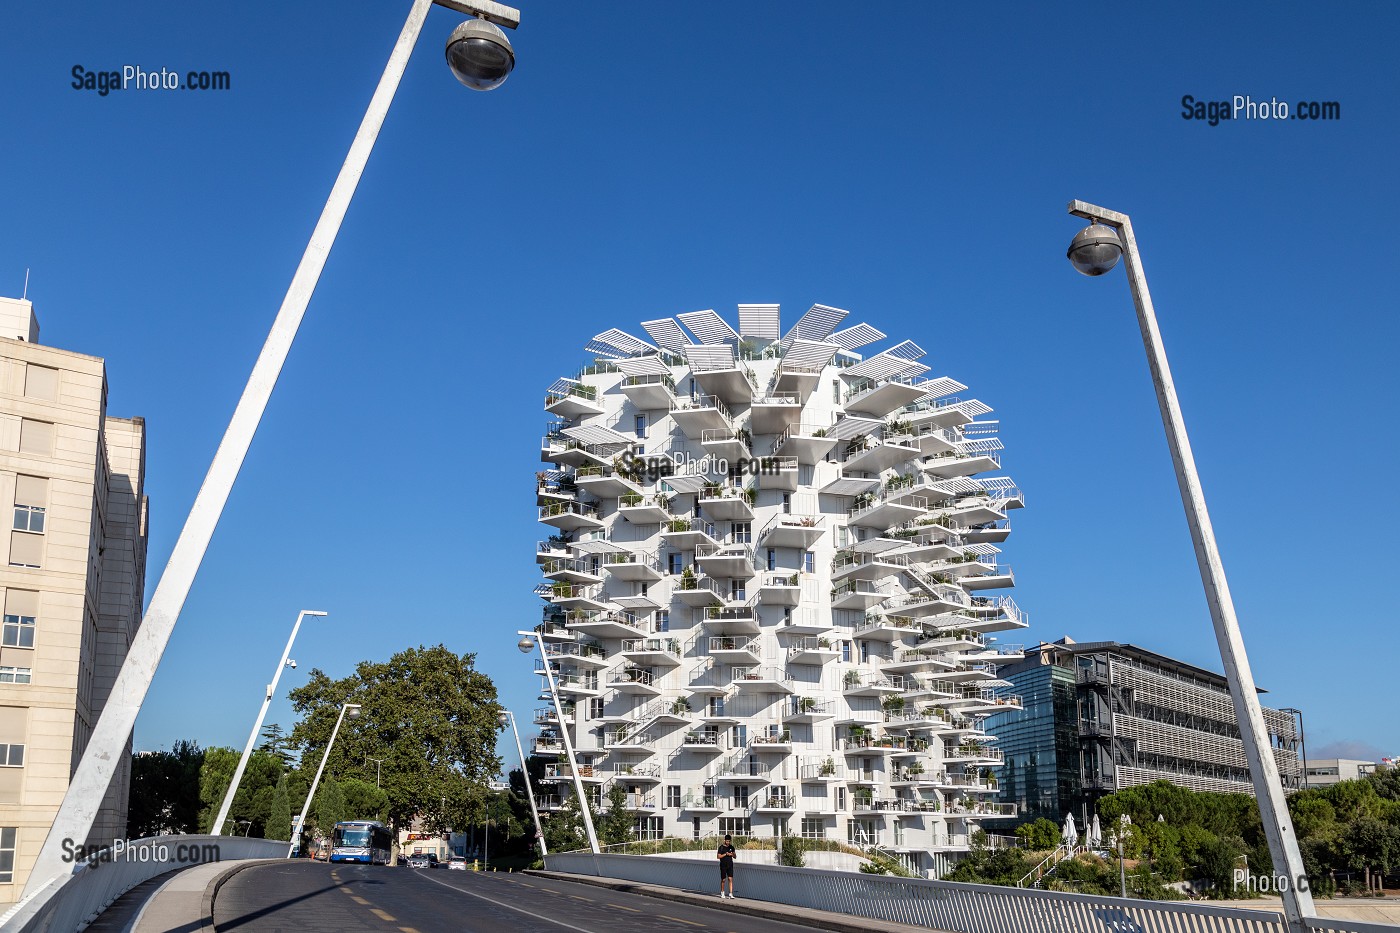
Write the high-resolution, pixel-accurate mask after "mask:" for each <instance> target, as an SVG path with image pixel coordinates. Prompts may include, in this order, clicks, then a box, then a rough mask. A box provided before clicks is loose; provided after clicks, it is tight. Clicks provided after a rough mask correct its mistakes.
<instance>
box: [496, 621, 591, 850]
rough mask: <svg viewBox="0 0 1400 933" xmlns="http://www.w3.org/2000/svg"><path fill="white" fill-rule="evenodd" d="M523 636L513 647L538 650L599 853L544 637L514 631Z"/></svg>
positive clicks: (588, 827)
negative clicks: (546, 652)
mask: <svg viewBox="0 0 1400 933" xmlns="http://www.w3.org/2000/svg"><path fill="white" fill-rule="evenodd" d="M515 634H517V635H520V636H523V637H522V638H521V639H520V641H518V642H517V643H516V645H515V647H517V648H519V649H520V651H521V653H522V654H529V653H530V649H531V648H532V647H538V648H539V650H540V659H541V660H542V661H543V662H544V675H545V677H546V678H548V680H549V696H550V698H551V699H552V700H553V701H554V714H555V715H556V716H558V717H559V735H560V736H562V737H563V739H564V753H565V754H566V755H568V756H569V771H570V772H571V773H572V774H573V778H574V793H575V794H577V795H578V808H579V812H580V813H581V814H582V815H583V828H584V829H586V830H587V831H588V845H589V848H591V849H592V850H593V854H594V855H597V854H599V851H600V850H599V848H598V833H597V832H596V831H595V830H594V829H593V815H592V814H591V813H589V811H588V797H586V796H585V795H584V793H583V778H582V777H581V776H580V775H579V772H578V759H577V758H576V757H574V743H573V740H572V739H570V738H569V727H568V726H567V725H565V723H564V705H563V704H562V703H560V702H559V690H558V688H557V687H556V686H555V685H554V667H553V665H551V664H550V663H549V657H548V656H547V655H546V654H545V653H544V639H543V638H541V637H540V634H539V632H516V633H515Z"/></svg>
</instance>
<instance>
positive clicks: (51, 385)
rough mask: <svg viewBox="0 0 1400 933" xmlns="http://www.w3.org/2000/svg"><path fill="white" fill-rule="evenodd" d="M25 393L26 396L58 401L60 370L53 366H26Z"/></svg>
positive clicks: (31, 364)
mask: <svg viewBox="0 0 1400 933" xmlns="http://www.w3.org/2000/svg"><path fill="white" fill-rule="evenodd" d="M24 394H25V397H26V398H41V399H43V400H44V401H46V402H56V401H58V370H56V369H54V368H53V367H51V366H35V365H34V364H33V363H30V364H29V365H27V366H25V367H24Z"/></svg>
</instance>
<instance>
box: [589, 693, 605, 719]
mask: <svg viewBox="0 0 1400 933" xmlns="http://www.w3.org/2000/svg"><path fill="white" fill-rule="evenodd" d="M588 718H589V719H602V718H603V698H602V697H589V698H588Z"/></svg>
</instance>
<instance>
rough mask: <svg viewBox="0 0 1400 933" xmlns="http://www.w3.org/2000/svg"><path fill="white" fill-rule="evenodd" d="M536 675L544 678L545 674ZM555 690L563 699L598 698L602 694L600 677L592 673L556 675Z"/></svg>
mask: <svg viewBox="0 0 1400 933" xmlns="http://www.w3.org/2000/svg"><path fill="white" fill-rule="evenodd" d="M536 673H538V674H540V675H541V676H543V675H544V673H545V672H544V671H537V672H536ZM554 688H555V689H556V690H558V691H559V695H560V696H561V697H565V696H575V697H579V696H586V697H596V696H598V695H600V694H601V693H602V691H601V690H600V689H599V687H598V675H597V674H596V673H593V672H591V671H590V672H588V673H567V674H555V675H554Z"/></svg>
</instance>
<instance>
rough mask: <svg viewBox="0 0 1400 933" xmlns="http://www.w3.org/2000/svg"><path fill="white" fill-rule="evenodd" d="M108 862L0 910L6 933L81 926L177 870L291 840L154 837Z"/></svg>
mask: <svg viewBox="0 0 1400 933" xmlns="http://www.w3.org/2000/svg"><path fill="white" fill-rule="evenodd" d="M109 851H110V852H111V860H110V861H97V862H80V863H78V864H77V865H76V866H75V867H74V868H73V873H72V874H71V875H65V876H58V877H55V878H53V879H51V880H50V881H49V882H48V883H47V884H45V885H44V886H43V887H41V888H39V890H37V891H35V892H34V893H33V894H31V895H30V896H29V897H26V898H24V899H23V900H21V901H19V902H18V903H17V904H15V905H14V906H13V907H11V908H9V910H7V911H6V912H5V913H4V914H0V926H3V927H4V929H5V933H45V931H55V933H58V931H68V930H80V929H83V928H84V927H86V926H87V925H88V924H90V923H91V922H92V921H93V920H95V919H97V915H98V914H100V913H102V911H104V910H106V909H107V908H108V907H109V906H111V904H112V903H113V902H114V901H115V900H116V899H117V898H119V897H121V896H122V895H123V894H125V893H126V892H127V891H130V890H131V889H132V888H134V887H136V886H137V885H138V884H141V883H142V882H144V881H149V880H150V879H151V878H154V877H155V876H156V875H160V874H164V873H165V872H167V871H170V870H172V869H176V868H192V867H194V866H195V865H202V864H206V863H208V862H221V861H222V862H226V861H231V860H233V859H248V858H258V859H274V858H283V857H285V856H286V854H287V843H286V842H279V841H277V840H275V839H249V838H246V837H243V836H184V835H181V836H155V837H151V838H147V839H135V840H131V841H129V842H125V843H124V844H123V848H122V850H121V851H120V852H118V851H116V850H115V849H113V850H109Z"/></svg>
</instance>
